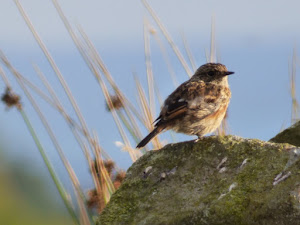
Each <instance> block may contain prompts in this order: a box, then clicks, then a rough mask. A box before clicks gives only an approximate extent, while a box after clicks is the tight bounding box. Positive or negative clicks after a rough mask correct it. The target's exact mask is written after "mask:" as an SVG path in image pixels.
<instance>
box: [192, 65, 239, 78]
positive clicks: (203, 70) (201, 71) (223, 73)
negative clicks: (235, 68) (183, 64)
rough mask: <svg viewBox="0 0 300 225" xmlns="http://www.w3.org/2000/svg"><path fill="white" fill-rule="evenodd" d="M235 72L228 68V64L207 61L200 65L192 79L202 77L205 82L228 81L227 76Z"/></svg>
mask: <svg viewBox="0 0 300 225" xmlns="http://www.w3.org/2000/svg"><path fill="white" fill-rule="evenodd" d="M230 74H234V72H230V71H228V70H227V68H226V66H224V65H223V64H221V63H206V64H204V65H202V66H200V67H199V68H198V69H197V70H196V72H195V74H194V75H193V77H192V79H200V80H202V81H204V82H214V81H215V82H222V81H223V80H226V81H227V76H228V75H230Z"/></svg>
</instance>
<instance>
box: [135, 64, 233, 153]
mask: <svg viewBox="0 0 300 225" xmlns="http://www.w3.org/2000/svg"><path fill="white" fill-rule="evenodd" d="M231 74H234V72H231V71H228V70H227V68H226V66H225V65H223V64H221V63H206V64H204V65H202V66H200V67H199V68H198V69H197V70H196V72H195V74H194V75H193V76H192V77H191V78H190V79H189V80H188V81H186V82H184V83H182V84H181V85H180V86H179V87H177V89H175V91H174V92H172V93H171V94H170V95H169V96H168V97H167V98H166V100H165V101H164V104H163V105H162V107H161V112H160V114H159V116H158V118H157V119H156V120H155V121H154V129H153V130H152V131H151V132H150V133H149V134H148V135H147V136H146V137H145V138H144V139H143V140H142V141H141V142H140V143H139V144H138V145H137V146H136V148H143V147H144V146H145V145H146V144H147V143H148V142H149V141H150V140H151V139H152V138H154V137H155V136H156V135H158V134H159V133H161V132H163V131H167V130H170V129H171V130H173V131H175V132H179V133H184V134H187V135H197V136H198V139H199V138H201V137H202V136H204V135H206V134H208V133H211V132H213V131H215V130H216V129H217V128H218V127H219V126H220V124H221V122H222V120H223V119H224V117H225V114H226V111H227V108H228V105H229V102H230V98H231V91H230V88H229V85H228V77H227V76H228V75H231Z"/></svg>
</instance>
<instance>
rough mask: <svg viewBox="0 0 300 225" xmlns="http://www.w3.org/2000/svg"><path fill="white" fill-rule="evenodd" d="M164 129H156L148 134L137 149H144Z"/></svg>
mask: <svg viewBox="0 0 300 225" xmlns="http://www.w3.org/2000/svg"><path fill="white" fill-rule="evenodd" d="M162 130H163V129H162V128H161V127H155V128H154V130H153V131H151V133H150V134H148V135H147V136H146V137H145V138H144V139H143V140H142V141H141V142H140V143H139V144H138V145H137V146H136V148H143V147H144V146H145V145H146V144H148V142H149V141H151V139H152V138H154V137H155V136H156V135H157V134H158V133H160V132H161V131H162Z"/></svg>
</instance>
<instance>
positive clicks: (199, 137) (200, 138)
mask: <svg viewBox="0 0 300 225" xmlns="http://www.w3.org/2000/svg"><path fill="white" fill-rule="evenodd" d="M197 136H198V138H197V139H196V140H195V143H197V142H198V141H200V140H202V139H203V136H201V135H197Z"/></svg>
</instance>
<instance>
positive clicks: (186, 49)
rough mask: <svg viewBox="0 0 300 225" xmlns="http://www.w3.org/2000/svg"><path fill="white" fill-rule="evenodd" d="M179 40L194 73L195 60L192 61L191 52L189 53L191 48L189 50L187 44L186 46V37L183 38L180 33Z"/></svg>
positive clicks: (182, 34)
mask: <svg viewBox="0 0 300 225" xmlns="http://www.w3.org/2000/svg"><path fill="white" fill-rule="evenodd" d="M181 39H182V41H183V45H184V49H185V51H186V54H187V56H188V59H189V61H190V63H191V65H192V69H193V70H194V71H196V69H197V67H196V63H195V59H194V57H193V54H192V52H191V48H190V46H189V44H188V42H187V40H186V37H185V35H184V33H183V32H182V33H181Z"/></svg>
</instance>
